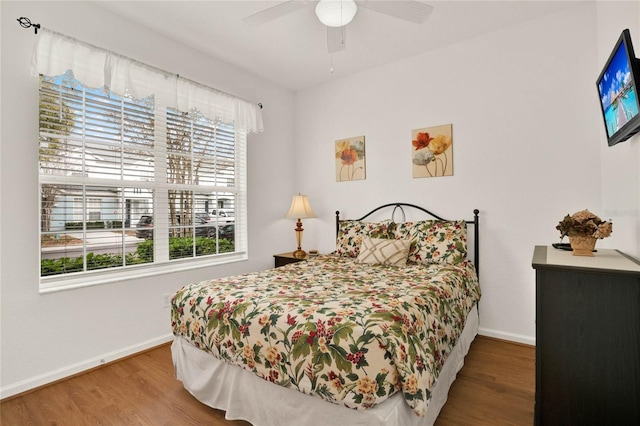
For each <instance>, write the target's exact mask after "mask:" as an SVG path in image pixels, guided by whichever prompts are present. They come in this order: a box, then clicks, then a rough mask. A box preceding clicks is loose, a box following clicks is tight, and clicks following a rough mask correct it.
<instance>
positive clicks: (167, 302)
mask: <svg viewBox="0 0 640 426" xmlns="http://www.w3.org/2000/svg"><path fill="white" fill-rule="evenodd" d="M172 296H173V294H171V293H167V294H165V295H164V303H163V305H162V307H163V308H168V307H170V306H171V297H172Z"/></svg>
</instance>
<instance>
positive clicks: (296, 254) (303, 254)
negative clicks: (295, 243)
mask: <svg viewBox="0 0 640 426" xmlns="http://www.w3.org/2000/svg"><path fill="white" fill-rule="evenodd" d="M293 257H295V258H296V259H304V258H305V257H307V252H306V251H304V250H300V249H298V250H296V251H294V252H293Z"/></svg>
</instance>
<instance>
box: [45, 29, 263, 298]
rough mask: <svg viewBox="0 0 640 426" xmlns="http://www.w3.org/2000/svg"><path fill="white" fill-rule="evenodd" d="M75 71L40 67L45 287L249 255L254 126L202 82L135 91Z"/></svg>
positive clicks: (120, 61) (49, 43) (86, 67)
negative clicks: (231, 115)
mask: <svg viewBox="0 0 640 426" xmlns="http://www.w3.org/2000/svg"><path fill="white" fill-rule="evenodd" d="M52 40H53V41H51V40H48V41H47V42H46V43H45V44H44V45H46V46H49V47H50V48H51V46H54V45H55V44H56V40H57V39H56V37H54V38H53V39H52ZM60 40H62V42H64V44H69V43H71V44H74V42H75V41H73V40H69V39H67V38H64V37H62V38H60V39H59V40H58V41H60ZM39 45H40V46H42V43H39ZM54 47H55V46H54ZM67 47H68V46H67ZM75 47H76V48H80V49H81V50H82V49H85V50H86V49H89V47H87V46H86V45H84V44H82V43H80V44H78V45H77V46H75ZM52 50H53V51H52V52H48V53H51V54H54V51H55V50H56V49H55V48H52ZM63 50H64V49H63ZM61 52H62V53H61V54H63V55H64V51H61ZM76 53H77V52H76ZM93 53H96V52H93ZM97 53H98V55H97V56H99V54H100V53H101V52H100V51H97ZM112 55H113V54H111V53H109V52H107V56H108V57H110V56H112ZM42 56H43V53H42V52H41V51H40V50H39V49H38V48H37V49H36V53H35V54H34V57H38V58H40V59H41V58H42ZM75 56H77V55H75ZM93 56H96V55H95V54H94V55H93ZM94 59H95V58H94ZM116 59H117V60H116V61H114V62H116V63H118V64H120V66H122V64H123V63H127V61H126V60H125V59H123V58H122V57H117V58H116ZM54 62H55V63H56V64H59V63H60V62H61V61H60V60H59V59H56V60H55V61H54ZM130 64H133V66H134V68H136V69H137V68H139V69H144V70H145V72H151V71H150V70H149V69H146V68H145V66H144V65H141V64H139V63H137V62H135V61H134V62H131V63H130ZM34 67H35V68H34V69H37V68H38V67H37V65H34ZM90 69H93V71H94V72H96V70H97V68H96V67H93V68H92V67H91V66H89V65H87V63H83V66H82V73H87V72H90V71H89V70H90ZM73 71H74V70H73V69H71V70H68V71H65V72H64V73H63V74H61V75H54V76H46V75H45V76H40V108H39V110H40V113H39V116H40V158H39V166H40V200H41V226H40V228H41V276H42V279H41V288H44V289H47V288H54V287H55V288H57V287H60V286H62V287H64V286H66V285H68V286H76V285H78V283H79V282H81V281H82V282H85V283H86V282H88V281H91V279H88V281H87V278H86V277H87V276H91V277H95V279H94V280H93V281H95V282H96V283H98V282H108V281H110V280H112V279H118V277H122V274H123V273H124V271H128V272H127V273H126V275H127V276H128V277H130V276H131V271H145V272H143V273H144V274H148V273H153V272H152V271H153V270H157V271H163V270H167V269H166V266H169V267H170V269H174V270H175V269H176V268H187V267H189V265H192V266H191V267H193V266H199V265H202V262H201V261H200V260H204V259H206V262H207V265H211V264H212V263H216V262H218V261H219V262H224V261H228V260H232V259H234V258H237V256H238V255H239V256H240V258H244V256H245V252H246V245H247V243H246V132H247V129H244V128H242V127H239V126H238V124H237V122H236V121H234V120H230V121H225V120H224V119H223V118H221V117H220V116H215V115H214V116H208V115H207V114H206V113H203V111H201V110H200V109H198V108H197V105H200V106H203V105H204V109H205V110H206V111H208V112H209V113H211V112H212V111H215V110H216V108H215V107H212V106H211V105H212V104H211V102H212V101H211V99H210V98H207V94H208V93H209V92H208V91H207V90H206V88H204V87H203V88H200V86H199V85H198V84H191V83H190V84H188V85H187V86H188V90H187V92H183V93H181V94H179V93H176V94H175V96H174V94H172V93H171V90H170V89H168V88H167V87H166V86H162V85H159V86H158V93H151V94H150V95H148V96H146V97H145V98H143V99H138V98H136V97H135V96H133V95H132V94H131V93H130V92H129V91H128V90H125V91H124V92H123V94H119V93H117V92H116V91H114V90H113V89H112V88H109V87H104V86H101V87H102V88H101V89H95V88H91V87H88V86H87V85H86V84H83V83H84V82H83V81H82V80H80V79H77V76H75V75H74V72H73ZM116 71H117V67H116V68H114V69H113V70H112V71H111V72H110V77H111V78H112V79H113V78H115V77H114V75H113V73H114V72H116ZM105 75H106V73H105ZM94 77H95V76H94ZM161 77H162V78H165V79H166V76H161ZM162 78H161V79H162ZM116 80H117V78H116ZM91 81H92V82H94V83H95V81H96V78H93V79H91ZM178 86H180V85H179V84H178V85H174V86H173V87H172V88H171V89H172V90H175V89H176V87H178ZM199 89H202V90H199ZM136 91H137V92H138V93H140V90H139V88H138V90H136ZM184 93H188V95H185V94H184ZM180 99H181V100H182V101H181V102H173V100H180ZM238 101H239V102H240V103H243V102H244V101H241V100H238ZM207 103H208V104H209V106H206V105H205V104H207ZM180 105H182V106H191V107H190V108H189V109H185V110H182V109H180V108H179V106H180ZM222 109H223V110H225V111H228V110H229V104H228V103H226V104H224V105H222ZM232 109H233V108H232ZM249 110H250V109H249ZM245 113H246V110H245ZM221 115H223V116H224V117H227V118H228V116H227V115H225V114H221ZM245 115H246V114H245ZM245 118H246V117H245ZM245 118H241V120H240V121H241V122H242V120H244V119H245ZM254 118H255V117H254ZM250 121H251V120H250ZM254 121H255V120H254ZM258 121H259V124H260V126H259V127H261V116H260V118H259V120H258ZM244 123H245V124H246V122H244ZM259 130H260V129H253V131H259ZM221 209H222V210H224V211H225V212H227V214H225V215H224V217H223V216H221V215H220V214H219V213H218V211H221ZM199 259H200V260H199ZM216 259H217V260H216ZM176 262H178V263H176ZM185 262H186V263H185ZM163 265H165V266H163ZM141 268H142V269H141ZM150 271H151V272H150ZM111 277H114V278H111Z"/></svg>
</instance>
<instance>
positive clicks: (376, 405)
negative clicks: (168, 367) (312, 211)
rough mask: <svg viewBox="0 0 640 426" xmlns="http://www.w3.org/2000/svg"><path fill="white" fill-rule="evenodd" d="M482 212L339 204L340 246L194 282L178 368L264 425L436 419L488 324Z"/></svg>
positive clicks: (177, 333)
mask: <svg viewBox="0 0 640 426" xmlns="http://www.w3.org/2000/svg"><path fill="white" fill-rule="evenodd" d="M405 209H412V210H415V211H418V212H421V213H422V214H424V215H426V216H428V217H427V218H426V219H421V220H416V221H406V216H405ZM385 210H392V212H391V219H384V220H380V221H373V220H371V218H373V217H377V216H376V215H379V214H380V212H382V211H385ZM398 214H400V215H402V221H396V217H395V216H396V215H398ZM478 223H479V219H478V210H474V217H473V219H472V220H445V219H443V218H442V217H440V216H438V215H436V214H434V213H432V212H430V211H429V210H426V209H424V208H422V207H418V206H415V205H413V204H407V203H392V204H385V205H383V206H380V207H378V208H376V209H374V210H372V211H371V212H369V213H367V214H366V215H364V216H363V217H361V218H359V219H355V220H343V219H340V216H339V212H336V250H335V252H333V253H330V254H327V255H321V256H318V257H313V258H308V259H307V260H306V261H304V262H298V263H293V264H289V265H285V266H283V267H280V268H274V269H269V270H266V271H260V272H255V273H250V274H244V275H239V276H233V277H226V278H220V279H214V280H209V281H203V282H199V283H193V284H189V285H186V286H184V287H183V288H181V289H180V290H179V291H178V292H177V293H176V294H175V295H174V297H173V298H172V309H171V319H172V328H173V333H174V341H173V344H172V348H171V350H172V357H173V361H174V367H175V371H176V377H177V378H178V379H179V380H181V381H182V382H183V385H184V387H185V388H186V389H187V390H188V391H189V392H190V393H191V394H192V395H193V396H195V397H196V398H197V399H198V400H200V401H201V402H203V403H204V404H206V405H208V406H211V407H214V408H217V409H222V410H224V411H225V412H226V414H225V416H226V418H227V419H230V420H231V419H243V420H247V421H249V422H250V423H252V424H254V425H256V426H260V425H289V424H292V425H293V424H296V425H302V424H304V425H327V424H348V425H411V424H416V425H418V424H419V425H430V424H433V423H434V421H435V419H436V417H437V415H438V413H439V412H440V410H441V408H442V406H443V405H444V403H445V402H446V398H447V393H448V391H449V387H450V386H451V384H452V383H453V381H454V380H455V376H456V374H457V372H458V371H459V370H460V368H462V365H463V359H464V356H465V355H466V354H467V352H468V350H469V347H470V345H471V342H472V340H473V339H474V337H475V335H476V334H477V330H478V311H477V304H478V301H479V299H480V287H479V283H478V259H479V251H478V248H479V240H478V237H479V230H478ZM468 227H471V228H472V229H473V233H472V234H470V233H468V232H467V231H468ZM468 235H471V236H472V238H473V247H472V250H470V247H469V244H468V242H467V237H468ZM471 251H472V252H473V255H472V256H470V253H471ZM471 259H472V260H471Z"/></svg>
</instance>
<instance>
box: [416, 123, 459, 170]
mask: <svg viewBox="0 0 640 426" xmlns="http://www.w3.org/2000/svg"><path fill="white" fill-rule="evenodd" d="M451 128H452V125H451V124H442V125H440V126H433V127H425V128H423V129H415V130H412V131H411V136H412V138H411V139H412V140H411V145H412V148H413V149H412V162H413V177H414V178H423V177H436V176H453V137H452V135H451Z"/></svg>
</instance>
